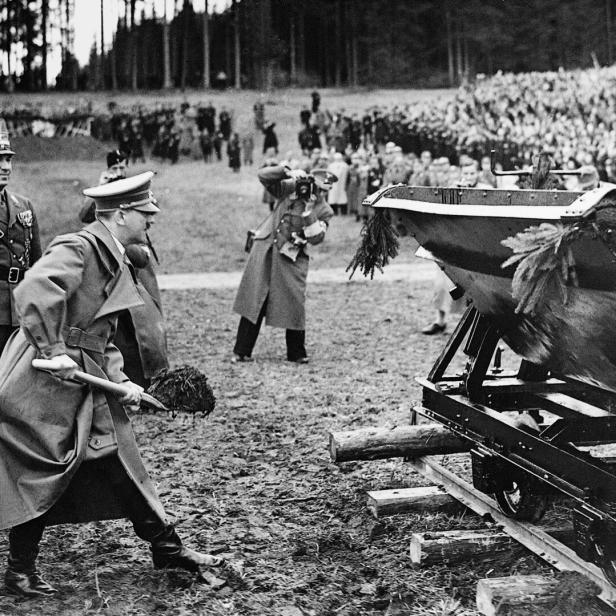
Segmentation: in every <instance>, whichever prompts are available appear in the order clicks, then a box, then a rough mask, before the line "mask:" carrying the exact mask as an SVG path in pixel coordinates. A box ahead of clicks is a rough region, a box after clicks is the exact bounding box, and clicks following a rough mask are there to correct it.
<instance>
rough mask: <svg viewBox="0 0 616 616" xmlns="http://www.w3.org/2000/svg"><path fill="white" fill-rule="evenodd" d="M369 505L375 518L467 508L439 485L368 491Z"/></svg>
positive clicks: (456, 510) (457, 510)
mask: <svg viewBox="0 0 616 616" xmlns="http://www.w3.org/2000/svg"><path fill="white" fill-rule="evenodd" d="M367 505H368V509H369V510H370V511H371V512H372V515H373V516H374V517H375V518H381V517H383V516H387V515H394V514H396V513H413V512H423V511H432V512H434V511H439V510H442V509H447V510H448V511H452V512H453V511H455V512H459V511H462V510H463V509H465V507H464V505H462V504H461V503H460V502H459V501H457V500H456V499H455V498H453V497H452V496H450V495H449V494H447V492H445V490H443V489H442V488H439V487H437V486H427V487H423V488H396V489H393V490H375V491H372V492H368V502H367Z"/></svg>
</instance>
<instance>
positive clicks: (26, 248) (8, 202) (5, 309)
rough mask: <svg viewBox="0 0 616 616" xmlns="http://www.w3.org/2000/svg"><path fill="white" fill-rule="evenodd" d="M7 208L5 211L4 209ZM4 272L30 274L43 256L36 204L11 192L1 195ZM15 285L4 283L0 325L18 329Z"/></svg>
mask: <svg viewBox="0 0 616 616" xmlns="http://www.w3.org/2000/svg"><path fill="white" fill-rule="evenodd" d="M2 206H3V207H2ZM4 207H6V209H7V210H8V211H7V212H4V211H3V213H4V215H5V216H6V218H5V217H4V216H0V268H4V269H7V270H8V269H9V268H19V270H27V269H28V268H29V267H30V266H31V265H32V264H33V263H34V262H35V261H36V260H37V259H38V258H39V257H40V256H41V252H42V251H41V240H40V237H39V227H38V222H37V219H36V214H35V212H34V208H33V207H32V203H30V200H29V199H27V198H26V197H22V196H21V195H18V194H16V193H13V192H9V191H8V190H4V191H2V192H0V209H1V210H4ZM15 284H16V281H15V282H9V280H8V276H7V277H4V278H2V279H0V325H12V326H14V327H17V325H18V321H17V315H16V313H15V305H14V304H15V301H14V298H13V291H14V290H15Z"/></svg>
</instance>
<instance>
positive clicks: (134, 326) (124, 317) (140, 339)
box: [80, 150, 169, 388]
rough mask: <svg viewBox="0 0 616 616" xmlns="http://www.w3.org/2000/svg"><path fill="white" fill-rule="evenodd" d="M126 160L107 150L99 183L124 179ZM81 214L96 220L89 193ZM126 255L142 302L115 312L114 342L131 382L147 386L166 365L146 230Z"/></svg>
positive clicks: (119, 153) (162, 325) (162, 324)
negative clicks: (140, 239) (144, 234)
mask: <svg viewBox="0 0 616 616" xmlns="http://www.w3.org/2000/svg"><path fill="white" fill-rule="evenodd" d="M127 164H128V154H126V153H125V152H123V151H121V150H112V151H111V152H108V153H107V170H106V171H104V172H103V173H102V174H101V178H100V181H99V185H105V184H109V183H110V182H115V181H117V180H121V179H124V178H125V177H126V167H127ZM80 218H81V221H82V222H85V223H91V222H94V220H96V207H95V203H94V199H92V198H91V197H86V203H85V205H84V206H83V208H82V209H81V212H80ZM126 256H127V257H128V260H129V261H130V264H131V265H132V267H133V271H134V273H135V278H136V283H137V289H138V290H139V293H140V295H141V298H142V299H143V305H141V306H134V307H133V308H129V309H128V310H126V311H124V312H122V313H120V314H119V315H118V324H117V329H116V335H115V339H114V344H115V345H116V346H117V347H118V349H120V352H121V353H122V357H123V358H124V373H125V374H126V376H128V378H129V379H130V380H131V381H133V383H137V384H138V385H141V386H142V387H144V388H147V387H148V386H149V384H150V381H151V379H152V377H153V376H154V375H155V374H156V373H157V372H159V371H160V370H163V369H164V368H168V367H169V362H168V359H167V334H166V329H165V322H164V315H163V305H162V300H161V296H160V289H159V288H158V280H157V279H156V271H155V269H154V261H156V262H158V258H157V256H156V252H155V251H154V247H153V246H152V242H151V241H150V237H149V235H148V234H147V233H146V243H145V244H141V243H138V244H131V245H130V246H126Z"/></svg>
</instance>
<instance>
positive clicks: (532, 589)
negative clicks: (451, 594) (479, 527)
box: [476, 572, 605, 616]
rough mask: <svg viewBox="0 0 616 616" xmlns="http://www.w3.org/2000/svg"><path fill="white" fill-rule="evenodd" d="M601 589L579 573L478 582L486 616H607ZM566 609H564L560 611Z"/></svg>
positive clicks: (480, 607) (479, 601)
mask: <svg viewBox="0 0 616 616" xmlns="http://www.w3.org/2000/svg"><path fill="white" fill-rule="evenodd" d="M598 593H599V588H598V587H597V586H596V585H595V584H593V583H592V582H589V581H588V580H586V579H584V578H583V577H582V576H580V575H579V574H575V573H572V572H568V573H566V574H557V575H556V576H546V575H516V576H510V577H500V578H487V579H483V580H479V582H478V583H477V596H476V604H477V611H478V612H479V613H480V614H483V615H484V616H531V615H533V614H536V615H537V616H539V615H540V614H579V615H580V616H582V615H583V616H593V615H599V614H602V613H605V611H602V610H600V609H599V607H598V606H597V605H596V596H597V594H598ZM561 607H562V608H563V610H561V609H559V608H561Z"/></svg>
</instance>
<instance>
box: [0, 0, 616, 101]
mask: <svg viewBox="0 0 616 616" xmlns="http://www.w3.org/2000/svg"><path fill="white" fill-rule="evenodd" d="M89 1H90V2H91V3H92V8H93V9H95V8H96V9H98V11H97V12H99V11H100V15H101V17H102V18H103V19H101V26H100V27H101V31H102V32H101V35H100V36H99V37H98V38H99V40H101V39H104V38H105V37H104V31H105V29H106V28H112V30H113V31H114V33H115V34H114V39H113V44H112V46H111V47H110V48H109V49H101V47H100V45H98V46H96V45H95V46H93V48H92V53H91V57H90V62H89V64H88V66H87V67H79V66H78V65H77V63H76V62H75V59H74V55H73V49H72V44H73V43H72V41H73V35H72V32H73V28H74V24H73V4H74V0H0V49H1V50H2V52H0V53H2V55H3V56H4V58H5V61H4V62H3V63H2V71H3V72H2V85H3V87H4V89H8V88H10V87H17V88H18V89H21V90H36V89H42V88H44V87H45V83H46V82H47V75H46V57H47V55H48V53H49V49H50V45H51V44H52V43H50V41H51V40H52V38H53V37H51V36H50V32H52V31H53V30H54V29H55V30H57V32H58V34H57V36H55V38H53V40H54V41H56V42H55V43H53V44H56V45H60V46H61V53H62V60H63V62H62V71H61V73H60V75H59V76H58V78H57V80H56V83H57V86H58V87H59V88H66V89H77V88H89V89H101V88H114V89H128V90H131V89H132V90H136V89H138V88H139V89H141V88H146V89H149V88H171V87H176V88H184V87H210V86H212V85H216V84H220V85H224V84H226V85H231V86H235V87H250V88H268V87H273V86H289V85H291V86H293V85H298V86H302V85H306V86H359V85H374V86H451V85H456V84H458V83H460V82H461V81H462V80H463V79H464V78H465V77H472V76H473V75H475V74H477V73H480V72H482V73H488V74H491V73H494V72H495V71H497V70H499V69H500V70H503V71H514V72H521V71H533V70H537V71H544V70H552V69H557V68H558V67H561V66H562V67H564V68H577V67H587V66H590V65H592V64H593V63H594V64H595V65H596V64H601V65H605V64H611V63H612V62H613V60H614V41H613V19H614V10H615V9H616V0H507V1H506V2H505V1H503V0H465V1H464V2H462V1H460V0H229V4H228V8H227V9H226V10H225V11H224V12H222V13H214V14H211V13H210V12H208V11H203V6H204V4H205V6H206V7H207V4H208V2H207V0H205V2H204V0H199V2H198V3H197V6H198V8H199V9H200V10H199V11H198V12H197V11H195V7H194V6H193V2H192V1H191V0H177V1H176V2H173V3H172V4H173V11H170V13H171V14H168V15H165V14H163V15H160V14H156V12H155V3H154V2H153V0H119V6H120V7H121V9H122V10H121V12H120V18H119V20H118V22H117V23H115V24H105V23H104V15H105V14H106V12H105V9H106V8H107V5H108V4H111V2H116V3H117V2H118V0H89ZM93 14H94V12H93ZM16 49H19V50H20V53H19V54H16V53H15V50H16ZM223 77H224V79H223Z"/></svg>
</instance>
